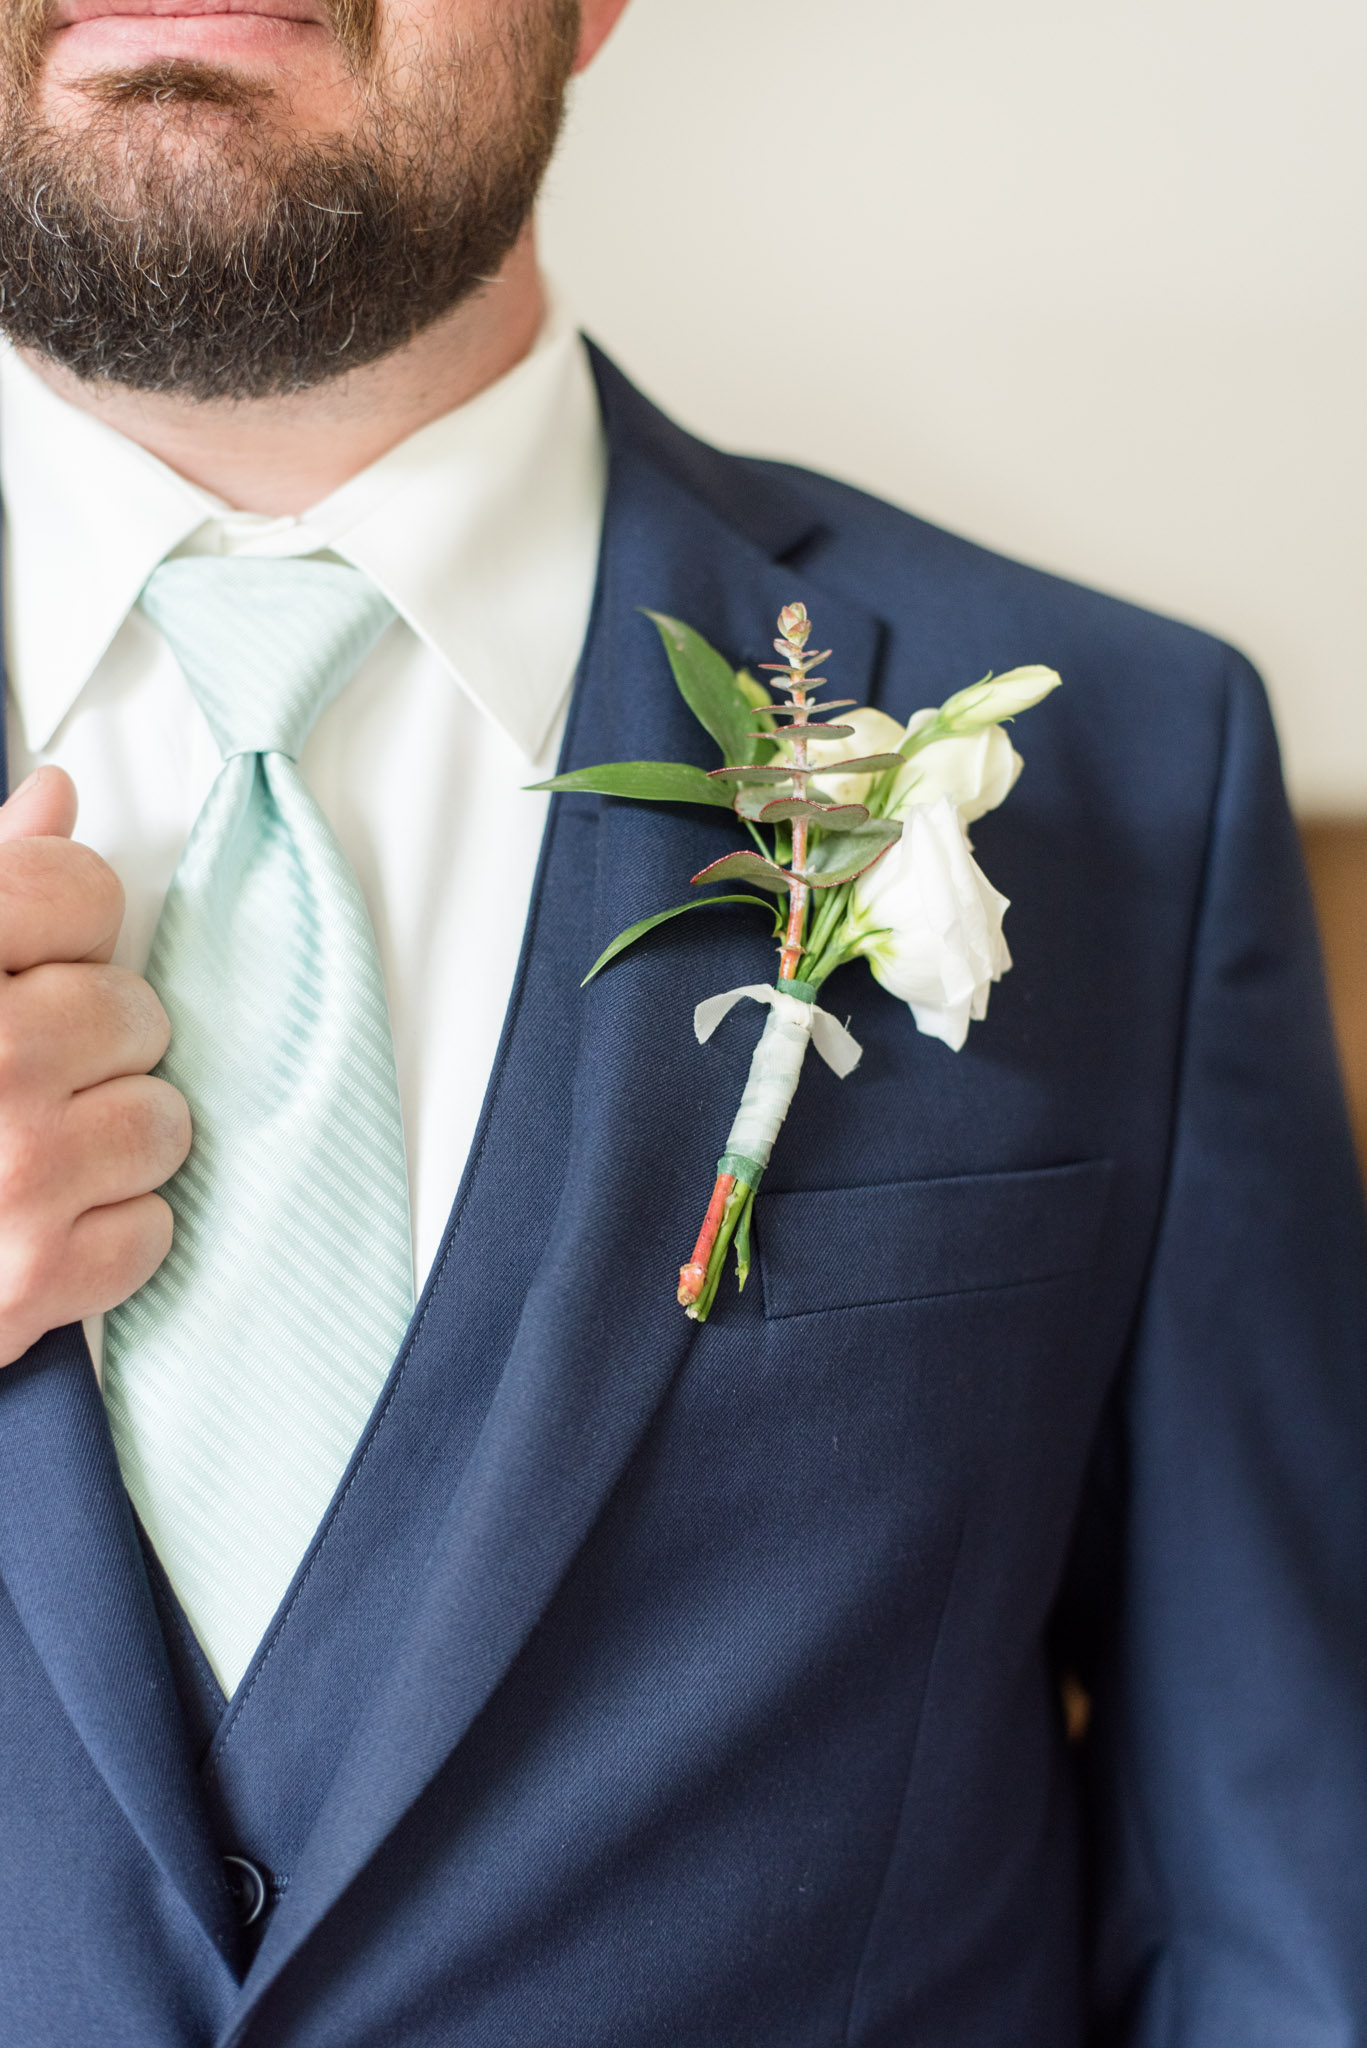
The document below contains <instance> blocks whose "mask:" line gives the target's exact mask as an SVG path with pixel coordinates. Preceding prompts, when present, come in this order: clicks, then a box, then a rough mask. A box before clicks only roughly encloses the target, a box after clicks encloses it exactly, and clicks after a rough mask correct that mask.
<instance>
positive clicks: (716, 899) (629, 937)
mask: <svg viewBox="0 0 1367 2048" xmlns="http://www.w3.org/2000/svg"><path fill="white" fill-rule="evenodd" d="M714 903H753V904H756V905H757V906H758V908H759V909H760V910H764V911H767V912H768V913H769V915H770V916H771V917H772V916H773V914H774V906H773V904H772V903H766V902H765V900H764V898H763V897H762V896H695V897H694V899H693V901H692V902H691V903H676V904H675V905H674V908H673V909H672V910H661V911H658V912H657V913H656V915H655V916H654V917H643V918H642V919H641V921H640V923H639V924H631V925H628V926H627V928H626V930H625V931H624V932H618V934H617V936H616V938H615V939H614V940H613V942H612V944H611V945H610V946H609V947H608V948H607V950H606V951H605V952H603V953H600V954H599V956H598V958H597V959H596V960H595V961H594V963H593V965H592V967H590V969H589V971H588V973H587V974H586V975H585V976H584V979H583V980H582V981H581V982H580V984H579V986H580V988H587V987H588V985H589V983H590V982H591V981H592V980H593V977H594V975H595V974H599V973H601V972H602V970H603V968H605V967H606V966H607V964H608V962H609V961H610V960H615V959H616V958H617V955H618V954H619V953H625V951H626V949H627V947H628V946H634V945H635V943H636V941H637V939H642V938H644V937H645V935H646V933H647V932H653V931H654V929H655V927H656V925H657V924H668V922H669V920H670V918H671V917H682V916H683V914H684V912H685V911H686V910H709V909H710V908H711V907H712V905H713V904H714ZM775 923H776V925H777V920H775Z"/></svg>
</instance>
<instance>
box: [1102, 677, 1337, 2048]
mask: <svg viewBox="0 0 1367 2048" xmlns="http://www.w3.org/2000/svg"><path fill="white" fill-rule="evenodd" d="M1228 681H1229V697H1228V710H1227V723H1226V737H1225V751H1224V761H1223V768H1222V773H1221V778H1220V783H1219V790H1218V797H1217V801H1216V807H1215V813H1214V817H1213V821H1212V827H1211V837H1210V846H1209V853H1208V858H1207V864H1206V874H1205V879H1204V884H1203V900H1202V903H1201V908H1200V914H1199V919H1198V923H1197V927H1196V939H1195V944H1194V951H1193V956H1192V961H1191V967H1190V985H1189V990H1188V996H1187V1004H1186V1012H1185V1027H1184V1034H1185V1035H1184V1045H1183V1050H1182V1059H1181V1068H1180V1085H1179V1092H1178V1098H1177V1104H1176V1111H1175V1123H1174V1128H1173V1133H1172V1142H1171V1153H1170V1162H1169V1173H1168V1182H1167V1189H1166V1194H1165V1198H1164V1205H1163V1213H1162V1218H1161V1223H1160V1228H1159V1232H1158V1236H1157V1239H1156V1242H1155V1246H1154V1251H1153V1256H1152V1263H1151V1268H1150V1272H1149V1276H1148V1281H1147V1285H1146V1289H1145V1294H1144V1300H1143V1304H1142V1310H1141V1314H1140V1318H1139V1321H1138V1324H1137V1327H1136V1332H1135V1337H1134V1342H1133V1348H1132V1354H1131V1356H1130V1358H1129V1360H1128V1363H1127V1367H1126V1371H1125V1374H1124V1376H1123V1381H1122V1383H1121V1385H1120V1388H1119V1391H1118V1394H1117V1398H1116V1401H1115V1404H1114V1407H1113V1412H1112V1416H1111V1422H1110V1427H1109V1430H1108V1433H1107V1438H1106V1441H1105V1442H1104V1443H1103V1445H1102V1447H1101V1450H1100V1452H1099V1455H1098V1459H1097V1464H1096V1473H1095V1478H1096V1485H1095V1491H1094V1496H1093V1511H1092V1513H1091V1515H1090V1518H1089V1519H1088V1520H1087V1521H1086V1522H1085V1523H1084V1526H1083V1530H1082V1533H1081V1535H1080V1539H1079V1545H1078V1550H1079V1556H1078V1565H1079V1576H1078V1580H1077V1584H1078V1586H1079V1587H1081V1588H1082V1589H1083V1590H1082V1594H1081V1598H1080V1600H1079V1603H1078V1604H1077V1606H1076V1607H1075V1608H1074V1609H1073V1620H1074V1622H1075V1623H1076V1622H1077V1621H1078V1619H1079V1617H1081V1626H1080V1628H1077V1630H1076V1632H1075V1635H1074V1641H1073V1644H1072V1650H1073V1654H1074V1655H1076V1657H1077V1658H1078V1661H1079V1662H1080V1663H1081V1665H1082V1666H1083V1669H1084V1672H1085V1675H1086V1677H1087V1678H1088V1680H1089V1682H1090V1685H1091V1688H1092V1690H1093V1695H1094V1701H1095V1709H1094V1721H1093V1728H1092V1733H1091V1735H1090V1736H1089V1738H1088V1741H1087V1743H1086V1745H1085V1746H1084V1762H1083V1768H1084V1771H1085V1773H1086V1782H1087V1805H1088V1813H1089V1819H1090V1821H1091V1824H1092V1835H1093V1845H1094V1857H1093V1862H1092V1868H1091V1903H1092V1909H1093V1915H1094V1945H1093V1963H1094V1977H1093V2009H1094V2026H1093V2039H1094V2041H1095V2043H1096V2044H1097V2048H1102V2044H1104V2048H1363V2044H1367V1231H1365V1230H1364V1224H1363V1213H1362V1201H1361V1185H1360V1181H1359V1178H1358V1173H1357V1168H1356V1162H1355V1160H1354V1157H1353V1153H1352V1147H1351V1143H1350V1140H1349V1136H1348V1130H1347V1122H1346V1118H1345V1115H1344V1110H1343V1103H1342V1095H1341V1090H1340V1084H1339V1076H1338V1068H1337V1064H1336V1060H1335V1054H1334V1047H1333V1041H1332V1036H1331V1032H1330V1026H1329V1020H1328V1015H1327V1008H1326V1004H1325V999H1324V991H1323V982H1322V974H1321V968H1320V958H1319V950H1318V943H1317V939H1316V934H1315V928H1314V921H1313V917H1312V913H1311V907H1310V903H1309V898H1308V893H1307V890H1306V886H1305V880H1304V875H1303V870H1302V866H1301V861H1300V854H1299V847H1298V844H1297V841H1296V835H1295V831H1294V828H1293V825H1292V822H1291V819H1290V816H1289V814H1288V811H1287V806H1286V801H1285V798H1284V795H1283V792H1282V785H1281V777H1280V771H1279V767H1278V760H1277V749H1276V742H1275V738H1274V735H1273V731H1272V726H1271V721H1270V718H1269V716H1268V712H1267V707H1266V703H1265V700H1264V697H1263V692H1262V688H1261V685H1260V684H1259V682H1258V679H1257V677H1256V676H1255V675H1254V674H1253V673H1252V671H1251V670H1250V669H1248V667H1247V666H1246V664H1244V663H1243V662H1242V661H1240V660H1239V659H1238V658H1237V657H1231V659H1230V670H1229V677H1228ZM1364 919H1365V920H1367V906H1364Z"/></svg>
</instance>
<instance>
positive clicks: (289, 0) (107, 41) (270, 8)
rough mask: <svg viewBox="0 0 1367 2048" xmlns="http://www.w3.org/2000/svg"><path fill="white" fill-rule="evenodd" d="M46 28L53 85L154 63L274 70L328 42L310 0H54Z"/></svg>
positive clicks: (319, 10)
mask: <svg viewBox="0 0 1367 2048" xmlns="http://www.w3.org/2000/svg"><path fill="white" fill-rule="evenodd" d="M0 4H3V0H0ZM49 28H50V40H49V44H48V54H49V58H50V65H49V77H55V78H56V79H57V80H60V79H61V78H63V77H66V78H77V77H87V76H90V75H91V74H92V73H97V72H99V71H103V70H106V69H110V68H118V69H120V70H125V69H137V68H139V67H142V66H145V65H148V64H160V63H182V62H183V63H192V64H206V65H216V64H238V65H241V64H243V63H249V64H250V63H256V64H257V65H258V66H259V65H260V64H261V63H263V62H264V63H265V64H266V65H268V66H271V67H272V68H274V67H278V66H280V65H282V64H288V63H289V62H290V61H291V60H293V59H295V58H297V57H299V56H300V55H302V54H303V53H304V52H305V51H306V50H308V49H310V48H312V47H316V46H318V45H319V43H320V39H322V38H327V39H328V41H332V40H333V31H332V24H331V22H330V20H329V18H328V16H327V14H326V13H325V12H324V10H323V7H322V6H321V5H320V4H318V0H58V5H57V6H56V7H55V8H54V9H53V12H52V16H51V19H50V23H49Z"/></svg>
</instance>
